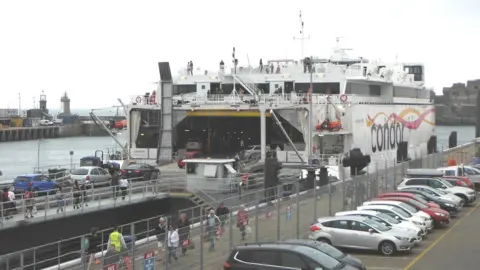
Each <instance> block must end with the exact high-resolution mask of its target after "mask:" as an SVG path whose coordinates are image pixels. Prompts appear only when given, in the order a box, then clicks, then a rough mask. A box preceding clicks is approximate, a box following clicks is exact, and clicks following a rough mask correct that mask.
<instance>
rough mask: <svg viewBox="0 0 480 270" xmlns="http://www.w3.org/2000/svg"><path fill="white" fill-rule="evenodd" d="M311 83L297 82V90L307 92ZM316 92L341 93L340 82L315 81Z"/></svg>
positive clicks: (314, 88) (314, 90)
mask: <svg viewBox="0 0 480 270" xmlns="http://www.w3.org/2000/svg"><path fill="white" fill-rule="evenodd" d="M309 88H310V83H297V82H296V83H295V91H296V92H298V93H307V91H308V89H309ZM313 93H314V94H324V95H325V94H332V95H338V94H340V83H313Z"/></svg>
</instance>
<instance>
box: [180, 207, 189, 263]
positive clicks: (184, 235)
mask: <svg viewBox="0 0 480 270" xmlns="http://www.w3.org/2000/svg"><path fill="white" fill-rule="evenodd" d="M178 234H179V237H180V245H181V246H182V253H181V256H185V254H187V250H188V246H189V245H191V243H190V241H191V240H190V220H189V219H188V217H187V214H185V213H182V214H181V215H180V220H179V221H178Z"/></svg>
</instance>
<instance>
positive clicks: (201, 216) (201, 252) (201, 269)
mask: <svg viewBox="0 0 480 270" xmlns="http://www.w3.org/2000/svg"><path fill="white" fill-rule="evenodd" d="M203 215H204V213H203V209H202V208H200V270H203V253H204V251H203V246H204V245H203V243H204V241H205V239H203V235H204V233H203V232H204V231H203V230H204V226H203Z"/></svg>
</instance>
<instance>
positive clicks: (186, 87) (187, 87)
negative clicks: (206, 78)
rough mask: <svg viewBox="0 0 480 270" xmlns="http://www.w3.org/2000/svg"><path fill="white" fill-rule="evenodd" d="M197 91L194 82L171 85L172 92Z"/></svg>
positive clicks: (176, 93)
mask: <svg viewBox="0 0 480 270" xmlns="http://www.w3.org/2000/svg"><path fill="white" fill-rule="evenodd" d="M195 92H197V86H196V85H195V84H177V85H174V86H173V94H174V95H180V94H188V93H195Z"/></svg>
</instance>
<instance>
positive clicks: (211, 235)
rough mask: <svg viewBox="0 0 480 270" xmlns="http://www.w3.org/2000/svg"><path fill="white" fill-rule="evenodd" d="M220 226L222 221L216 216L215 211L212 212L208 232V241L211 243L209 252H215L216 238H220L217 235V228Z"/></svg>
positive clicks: (208, 220)
mask: <svg viewBox="0 0 480 270" xmlns="http://www.w3.org/2000/svg"><path fill="white" fill-rule="evenodd" d="M219 226H220V219H219V218H218V217H217V216H216V215H215V210H213V209H212V210H210V212H209V214H208V218H207V230H208V240H209V241H210V248H209V249H208V250H209V251H214V250H215V238H218V237H217V235H216V232H217V228H218V227H219Z"/></svg>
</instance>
